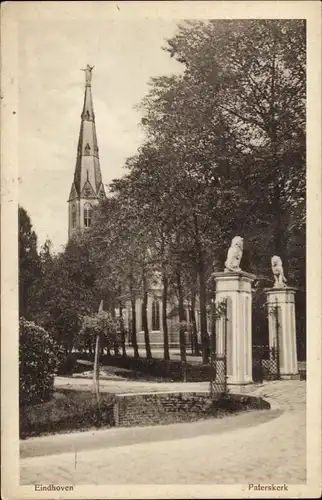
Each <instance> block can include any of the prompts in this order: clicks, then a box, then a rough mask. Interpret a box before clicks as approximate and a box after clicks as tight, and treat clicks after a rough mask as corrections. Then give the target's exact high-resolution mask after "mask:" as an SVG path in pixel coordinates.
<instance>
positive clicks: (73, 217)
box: [72, 205, 76, 228]
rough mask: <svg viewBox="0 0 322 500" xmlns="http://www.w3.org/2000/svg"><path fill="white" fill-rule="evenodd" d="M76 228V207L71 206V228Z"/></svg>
mask: <svg viewBox="0 0 322 500" xmlns="http://www.w3.org/2000/svg"><path fill="white" fill-rule="evenodd" d="M75 227H76V207H75V205H73V206H72V228H75Z"/></svg>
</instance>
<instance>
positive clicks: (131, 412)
mask: <svg viewBox="0 0 322 500" xmlns="http://www.w3.org/2000/svg"><path fill="white" fill-rule="evenodd" d="M269 408H270V405H269V403H267V402H266V401H264V400H263V399H261V398H257V397H254V396H245V395H237V394H236V395H235V394H234V395H232V394H229V395H227V396H226V397H221V398H219V399H217V400H212V399H211V398H210V394H209V392H182V393H153V394H151V393H146V394H120V395H117V396H116V402H115V404H114V425H115V426H116V427H130V426H146V425H158V424H170V423H176V422H191V421H195V420H201V419H205V418H210V417H217V418H221V417H224V416H225V415H227V414H232V413H237V412H240V411H248V410H261V409H269Z"/></svg>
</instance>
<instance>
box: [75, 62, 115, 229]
mask: <svg viewBox="0 0 322 500" xmlns="http://www.w3.org/2000/svg"><path fill="white" fill-rule="evenodd" d="M93 68H94V66H93V67H91V66H89V65H87V66H86V68H85V69H84V70H82V71H85V95H84V105H83V112H82V114H81V125H80V131H79V139H78V146H77V158H76V166H75V173H74V182H73V184H72V187H71V190H70V194H69V199H68V204H69V210H68V239H71V238H73V237H74V236H77V235H82V234H84V231H86V230H87V229H88V228H89V227H90V226H91V222H92V213H93V207H94V206H95V205H96V204H97V203H98V202H99V200H101V199H104V198H105V197H106V194H105V190H104V186H103V183H102V174H101V167H100V161H99V151H98V145H97V137H96V127H95V115H94V108H93V100H92V87H91V81H92V71H93Z"/></svg>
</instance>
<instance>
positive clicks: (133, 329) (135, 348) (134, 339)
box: [131, 298, 139, 358]
mask: <svg viewBox="0 0 322 500" xmlns="http://www.w3.org/2000/svg"><path fill="white" fill-rule="evenodd" d="M131 309H132V345H133V349H134V357H135V358H138V357H139V349H138V343H137V339H136V309H135V298H131Z"/></svg>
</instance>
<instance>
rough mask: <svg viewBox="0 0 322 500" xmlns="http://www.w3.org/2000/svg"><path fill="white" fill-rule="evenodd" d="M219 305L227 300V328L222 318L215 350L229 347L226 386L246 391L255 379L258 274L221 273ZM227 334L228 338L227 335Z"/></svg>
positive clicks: (218, 291)
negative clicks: (254, 303) (254, 321)
mask: <svg viewBox="0 0 322 500" xmlns="http://www.w3.org/2000/svg"><path fill="white" fill-rule="evenodd" d="M213 277H214V279H215V283H216V297H215V301H216V303H217V304H219V303H221V302H222V300H226V301H227V312H226V327H225V326H224V323H223V321H222V319H220V318H219V319H218V320H217V325H216V352H217V354H218V355H221V354H222V353H223V352H224V351H225V349H226V355H227V385H228V388H229V389H230V390H232V391H239V392H240V391H243V390H246V387H247V386H248V385H249V384H251V383H252V382H253V379H252V286H251V285H252V282H253V281H254V280H255V278H256V276H254V275H252V274H249V273H245V272H243V271H240V272H218V273H214V274H213ZM225 334H226V338H225Z"/></svg>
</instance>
